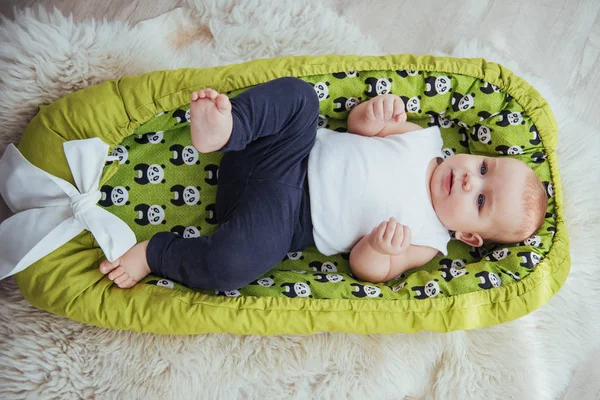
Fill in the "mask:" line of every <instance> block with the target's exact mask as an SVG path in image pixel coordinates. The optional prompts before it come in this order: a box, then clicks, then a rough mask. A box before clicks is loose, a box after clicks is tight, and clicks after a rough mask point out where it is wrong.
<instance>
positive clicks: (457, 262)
mask: <svg viewBox="0 0 600 400" xmlns="http://www.w3.org/2000/svg"><path fill="white" fill-rule="evenodd" d="M465 265H466V264H465V262H464V261H463V260H452V266H453V267H454V268H462V267H464V266H465Z"/></svg>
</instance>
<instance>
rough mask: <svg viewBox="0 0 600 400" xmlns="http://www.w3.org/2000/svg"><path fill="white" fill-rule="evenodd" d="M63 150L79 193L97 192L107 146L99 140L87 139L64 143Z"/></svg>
mask: <svg viewBox="0 0 600 400" xmlns="http://www.w3.org/2000/svg"><path fill="white" fill-rule="evenodd" d="M63 149H64V151H65V157H66V158H67V162H68V163H69V168H70V169H71V174H72V175H73V180H74V181H75V185H76V186H77V188H78V189H79V191H80V192H81V193H88V192H92V191H96V190H98V184H99V183H100V178H101V177H102V171H103V168H104V163H105V162H106V158H107V156H108V149H109V146H108V145H107V144H106V143H104V142H103V141H102V140H101V139H100V138H89V139H82V140H71V141H68V142H64V143H63Z"/></svg>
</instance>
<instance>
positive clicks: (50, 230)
mask: <svg viewBox="0 0 600 400" xmlns="http://www.w3.org/2000/svg"><path fill="white" fill-rule="evenodd" d="M54 208H55V210H52V211H53V212H51V210H49V209H33V210H27V211H24V212H20V213H18V214H16V215H13V216H12V217H10V218H9V219H7V220H5V221H4V222H2V224H1V225H0V237H2V243H1V244H0V279H4V278H6V277H8V276H11V275H14V274H16V273H17V272H21V271H22V270H24V269H25V268H27V267H29V266H30V265H31V264H33V263H34V262H36V261H38V260H39V259H41V258H43V257H45V256H47V255H48V254H50V253H51V252H53V251H54V250H56V249H57V248H59V247H60V246H62V245H63V244H65V243H67V242H68V241H69V240H71V239H73V238H74V237H75V236H77V235H78V234H79V233H80V232H81V231H82V230H83V226H82V225H81V223H79V222H78V221H76V220H75V218H73V217H72V213H71V210H70V208H67V207H54ZM40 228H41V229H40ZM44 228H46V229H44ZM17 232H18V235H17V234H16V233H17Z"/></svg>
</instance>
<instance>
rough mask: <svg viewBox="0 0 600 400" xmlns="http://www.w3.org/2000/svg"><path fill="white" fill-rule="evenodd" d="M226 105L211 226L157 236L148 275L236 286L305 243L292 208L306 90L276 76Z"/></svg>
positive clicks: (311, 128)
mask: <svg viewBox="0 0 600 400" xmlns="http://www.w3.org/2000/svg"><path fill="white" fill-rule="evenodd" d="M231 103H232V114H233V130H232V134H231V137H230V140H229V141H228V143H227V144H226V145H225V146H224V147H223V148H222V149H221V151H224V152H225V155H224V157H223V159H222V161H221V165H220V167H219V186H218V189H217V204H216V216H217V219H218V222H219V224H220V226H219V229H218V230H217V231H216V233H215V234H214V235H212V236H201V237H199V238H189V239H184V238H181V237H179V236H176V235H174V234H172V233H168V232H164V233H158V234H156V235H154V237H153V238H152V239H151V240H150V243H149V245H148V250H147V252H146V254H147V258H148V264H149V265H150V268H151V270H152V273H153V274H155V275H158V276H162V277H165V278H168V279H172V280H175V281H177V282H181V283H183V284H185V285H188V286H191V287H199V288H204V289H213V290H230V289H238V288H240V287H242V286H245V285H247V284H248V283H250V282H252V281H253V280H254V279H257V278H258V277H259V276H260V275H261V274H263V273H265V272H266V271H268V270H269V269H271V268H273V267H274V266H275V265H276V264H277V263H279V262H281V260H282V259H283V258H284V256H285V254H286V253H287V252H288V251H290V249H291V246H292V245H294V246H298V248H295V249H294V250H300V249H301V247H302V246H307V245H308V244H307V241H306V240H305V237H306V236H310V239H311V240H312V228H308V229H306V226H305V225H306V224H304V223H299V217H300V215H299V214H300V211H299V210H300V209H301V208H302V206H303V205H305V204H306V202H305V192H304V183H305V177H306V163H307V157H308V154H309V152H310V149H311V147H312V145H313V143H314V139H315V132H316V124H317V117H318V107H319V106H318V99H317V96H316V94H315V93H314V90H313V89H312V87H311V85H309V84H307V83H305V82H302V81H300V80H298V79H293V78H282V79H277V80H274V81H270V82H267V83H265V84H262V85H258V86H256V87H254V88H251V89H249V90H247V91H246V92H244V93H241V94H240V95H239V96H237V97H235V98H233V99H232V100H231ZM192 120H193V118H192ZM230 150H234V151H230ZM303 201H304V203H303ZM298 232H302V233H306V232H308V235H302V234H298ZM302 248H304V247H302Z"/></svg>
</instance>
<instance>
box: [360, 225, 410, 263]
mask: <svg viewBox="0 0 600 400" xmlns="http://www.w3.org/2000/svg"><path fill="white" fill-rule="evenodd" d="M410 240H411V237H410V228H409V227H408V226H405V225H402V224H400V223H399V222H397V221H396V219H395V218H394V217H392V218H390V219H389V221H383V222H382V223H381V224H379V225H378V226H376V227H375V229H373V231H372V232H371V233H370V234H369V244H370V245H371V247H373V249H374V250H375V251H377V252H379V253H382V254H387V255H389V256H397V255H399V254H400V253H402V252H404V251H405V250H406V249H408V246H410Z"/></svg>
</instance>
